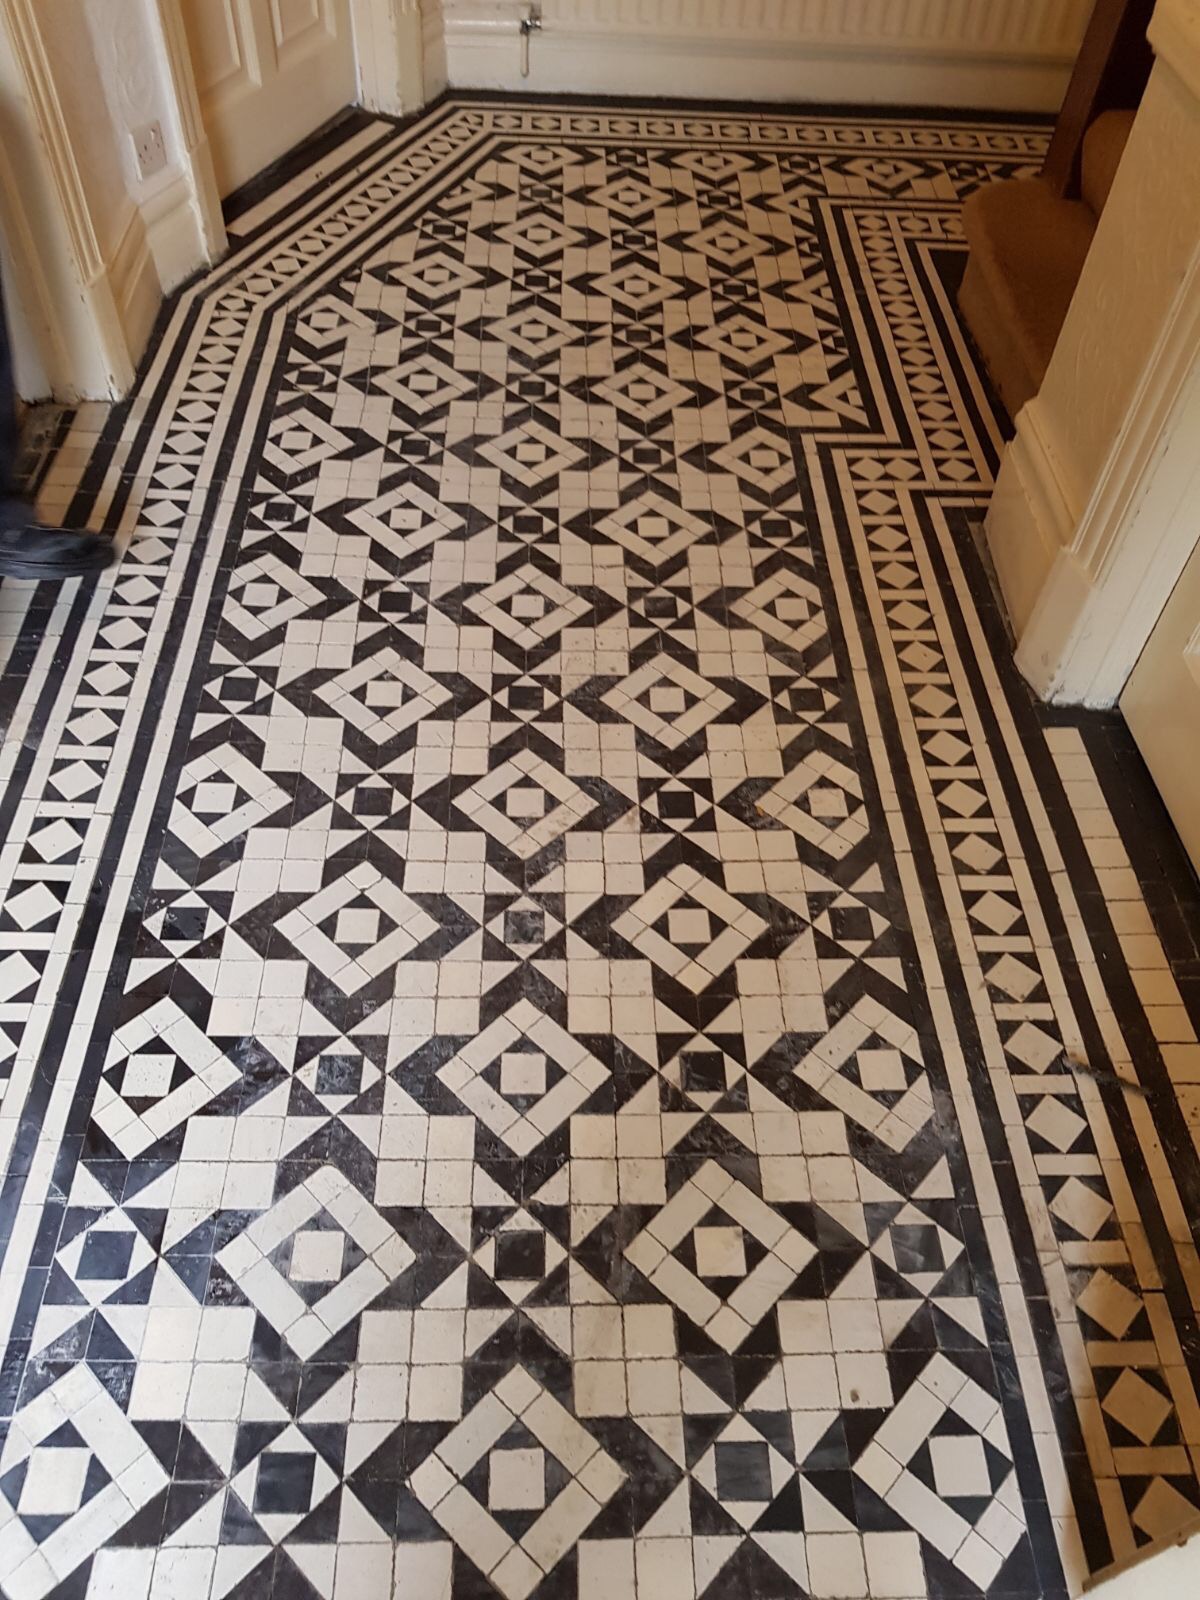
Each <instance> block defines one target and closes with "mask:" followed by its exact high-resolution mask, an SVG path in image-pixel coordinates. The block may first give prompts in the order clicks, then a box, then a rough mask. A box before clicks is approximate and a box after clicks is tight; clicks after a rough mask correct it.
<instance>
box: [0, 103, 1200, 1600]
mask: <svg viewBox="0 0 1200 1600" xmlns="http://www.w3.org/2000/svg"><path fill="white" fill-rule="evenodd" d="M1044 141H1045V130H1044V129H1043V128H1041V127H1040V126H1028V127H1027V126H1022V125H1019V124H1015V123H1009V122H988V121H976V120H971V119H966V118H949V117H947V118H942V119H930V118H928V117H889V116H879V117H862V116H850V115H847V116H845V117H831V116H827V115H823V116H821V117H813V116H803V115H783V114H778V115H776V114H750V113H742V112H735V111H731V110H727V109H726V110H717V111H710V110H706V109H704V108H702V107H693V108H690V109H688V110H686V111H684V110H678V111H677V110H671V109H668V108H665V107H656V108H650V109H641V108H637V107H632V106H630V107H623V106H616V105H605V106H598V107H592V106H587V105H582V104H578V105H577V104H567V103H560V104H555V103H534V102H514V101H504V100H496V99H491V100H489V99H487V98H450V99H448V100H446V101H443V102H442V103H441V104H440V105H439V106H437V107H436V108H435V109H433V110H432V111H431V112H430V113H429V114H428V115H427V116H425V117H424V118H422V119H421V120H419V121H417V122H416V123H415V124H414V125H411V126H409V127H407V128H394V127H391V126H390V125H387V124H384V123H379V122H371V121H370V119H358V120H357V121H356V122H355V123H354V124H353V125H352V129H351V130H350V131H349V132H348V133H347V137H346V139H345V141H344V143H343V144H342V145H341V146H339V145H338V142H337V140H336V139H334V140H333V141H332V142H330V141H326V144H325V146H324V147H323V148H322V150H321V152H320V159H319V161H317V162H316V163H315V164H314V165H313V166H312V167H311V168H310V169H309V170H308V171H307V172H303V171H301V172H299V173H294V172H293V173H291V174H289V175H288V176H287V178H286V182H285V183H284V185H283V187H282V188H281V189H280V190H279V191H278V195H276V196H271V195H265V196H259V197H257V198H256V199H255V200H254V203H253V204H247V205H245V206H243V207H242V208H241V209H240V210H239V211H238V214H237V216H236V218H235V219H234V221H233V223H232V225H231V240H232V243H233V252H232V254H231V255H230V257H229V259H228V260H227V261H226V262H224V263H223V264H222V265H221V266H220V267H219V268H218V269H217V270H216V271H214V272H213V274H212V275H211V276H210V277H208V278H207V279H205V280H204V281H202V282H200V283H198V284H197V285H195V286H194V287H192V288H190V289H189V290H187V291H186V292H185V293H184V294H183V295H182V296H181V297H180V299H179V300H178V302H177V303H176V305H175V306H174V308H173V311H172V313H171V315H170V317H169V320H168V321H167V322H166V324H165V326H164V328H163V330H162V333H161V338H160V339H159V341H158V343H157V345H156V348H155V350H154V352H153V354H152V356H151V358H150V360H149V362H148V365H147V368H146V371H145V372H144V374H143V377H142V379H141V382H140V384H139V387H138V390H137V393H136V395H135V397H134V399H133V400H132V402H131V403H129V404H128V405H127V406H125V407H122V408H118V409H117V410H115V411H114V412H113V413H112V415H111V416H110V417H108V418H106V419H103V420H100V421H97V419H96V417H95V416H94V414H91V413H88V414H87V415H84V416H82V417H81V418H80V419H78V421H77V427H78V429H79V430H81V431H80V432H79V433H78V434H76V433H75V432H74V431H72V432H68V433H66V435H65V442H64V445H63V448H62V451H61V462H56V463H52V465H51V468H50V471H49V474H48V476H47V479H46V492H47V494H48V495H49V496H50V497H51V498H52V499H55V504H56V506H57V508H58V510H59V512H60V514H62V515H71V516H75V517H88V518H89V519H90V520H91V522H92V525H93V526H96V527H101V528H104V529H106V530H108V531H109V532H111V533H112V534H113V536H114V537H115V538H116V539H117V541H118V543H119V545H120V547H121V550H122V560H121V563H120V565H119V566H118V567H117V568H115V569H114V570H113V571H112V572H111V573H109V574H107V575H106V576H105V577H104V579H103V580H102V581H101V582H100V583H98V584H96V585H93V586H90V587H84V588H80V587H79V586H69V587H68V588H65V589H63V590H62V591H61V592H59V593H56V594H53V595H51V596H49V597H47V596H45V595H44V594H43V593H42V592H41V591H37V592H30V593H27V594H25V595H24V596H22V594H21V591H17V590H11V589H6V590H5V600H4V603H3V605H0V621H2V624H3V629H4V633H5V641H4V645H5V650H6V652H7V661H8V665H7V669H6V672H5V678H4V686H5V693H6V697H7V698H6V713H7V728H8V732H7V737H6V740H5V743H4V746H3V754H2V758H0V759H2V761H3V772H2V774H0V775H2V777H3V793H2V795H0V809H2V811H3V822H4V828H3V840H4V843H3V848H2V850H0V880H2V881H0V1058H2V1066H0V1072H2V1074H3V1086H4V1098H3V1102H2V1104H0V1141H2V1155H3V1161H4V1171H5V1178H4V1184H3V1189H2V1190H0V1245H2V1247H3V1250H4V1261H3V1275H2V1276H0V1342H2V1343H3V1349H4V1359H3V1365H2V1367H0V1419H2V1420H0V1434H2V1436H3V1443H2V1445H0V1591H2V1592H3V1594H4V1595H5V1596H7V1597H10V1600H44V1597H49V1596H53V1597H55V1600H111V1597H113V1596H117V1595H120V1596H122V1597H123V1600H124V1597H128V1600H184V1597H186V1600H225V1597H234V1600H243V1597H246V1596H250V1595H254V1596H255V1597H256V1600H260V1597H263V1596H266V1595H270V1596H273V1597H278V1600H314V1597H320V1600H347V1597H350V1596H359V1595H366V1594H370V1595H373V1596H374V1595H378V1596H384V1597H387V1596H392V1595H394V1596H396V1597H398V1600H399V1597H403V1600H409V1597H413V1600H417V1597H420V1600H426V1597H429V1600H433V1597H438V1596H440V1597H443V1600H482V1597H485V1596H491V1595H500V1596H503V1597H505V1600H527V1597H537V1600H635V1597H637V1600H699V1597H702V1596H703V1597H706V1600H727V1597H731V1596H738V1597H742V1596H750V1597H753V1600H793V1597H795V1600H801V1597H813V1600H930V1597H938V1600H968V1597H976V1596H983V1595H987V1596H990V1597H991V1596H997V1597H999V1596H1003V1597H1009V1600H1035V1597H1038V1600H1041V1597H1049V1600H1061V1597H1064V1596H1066V1595H1067V1594H1068V1593H1077V1592H1078V1591H1079V1588H1080V1586H1081V1584H1082V1582H1083V1581H1084V1580H1085V1578H1086V1577H1087V1575H1088V1574H1089V1573H1091V1572H1095V1571H1097V1570H1099V1569H1100V1568H1102V1567H1103V1566H1105V1565H1106V1564H1108V1563H1109V1562H1111V1561H1112V1560H1113V1559H1114V1558H1117V1557H1122V1556H1125V1555H1127V1554H1128V1553H1130V1552H1131V1551H1133V1550H1134V1549H1136V1548H1137V1547H1138V1546H1139V1545H1143V1544H1145V1543H1147V1542H1149V1541H1150V1540H1152V1539H1155V1538H1158V1537H1160V1536H1162V1535H1164V1534H1168V1533H1170V1532H1171V1531H1172V1530H1174V1529H1175V1528H1178V1527H1180V1526H1181V1525H1182V1524H1183V1523H1185V1522H1186V1521H1187V1520H1188V1519H1190V1518H1192V1517H1195V1516H1196V1515H1197V1514H1200V1486H1198V1483H1197V1467H1198V1466H1200V1406H1198V1404H1197V1398H1196V1389H1195V1380H1196V1377H1197V1368H1198V1364H1200V1337H1198V1334H1197V1323H1196V1308H1197V1305H1198V1304H1200V1262H1198V1260H1197V1255H1196V1251H1195V1247H1194V1241H1193V1237H1192V1233H1191V1228H1190V1225H1189V1220H1188V1219H1189V1218H1190V1217H1192V1216H1194V1215H1195V1214H1196V1208H1197V1201H1198V1200H1200V1158H1198V1155H1197V1137H1198V1135H1200V1115H1198V1105H1197V1096H1198V1095H1200V1044H1198V1043H1197V1042H1196V1033H1195V1030H1194V1022H1195V1018H1196V1016H1197V1015H1200V1007H1198V1006H1195V1005H1194V1000H1195V995H1194V991H1195V989H1196V988H1197V986H1198V985H1200V956H1198V955H1197V946H1196V943H1195V940H1194V939H1191V935H1190V933H1189V931H1188V930H1189V929H1190V928H1192V927H1194V926H1200V924H1197V923H1194V922H1192V921H1190V920H1189V919H1190V918H1191V916H1192V913H1193V912H1194V910H1195V907H1194V906H1193V905H1191V895H1192V890H1191V889H1189V888H1186V887H1185V878H1184V875H1183V871H1182V867H1181V865H1180V863H1179V862H1178V861H1174V862H1173V865H1172V868H1171V871H1172V872H1173V873H1174V875H1175V876H1174V881H1175V882H1176V883H1177V884H1178V885H1179V888H1178V892H1177V894H1176V895H1175V898H1174V900H1172V901H1171V903H1170V904H1169V905H1167V904H1166V903H1165V901H1166V897H1164V895H1162V894H1161V893H1158V892H1153V893H1148V894H1146V895H1145V896H1144V895H1143V891H1142V886H1141V883H1142V880H1141V876H1140V874H1139V871H1138V870H1137V868H1138V860H1137V859H1135V858H1132V857H1133V856H1134V852H1135V851H1144V850H1145V848H1146V847H1145V845H1144V844H1143V843H1139V844H1138V845H1136V846H1133V847H1131V848H1130V853H1129V854H1123V849H1124V847H1123V845H1122V842H1121V840H1122V828H1123V817H1122V814H1121V808H1122V805H1123V804H1124V801H1123V800H1122V801H1120V802H1119V803H1118V801H1117V800H1115V799H1113V798H1112V797H1113V796H1114V795H1115V794H1116V793H1117V790H1116V789H1114V788H1113V782H1114V779H1113V773H1114V771H1117V772H1119V771H1120V770H1121V766H1122V762H1121V758H1120V756H1119V732H1118V730H1116V729H1115V728H1113V729H1110V732H1111V734H1112V738H1113V739H1115V740H1116V741H1117V742H1116V743H1113V742H1109V743H1107V744H1105V743H1104V739H1107V738H1108V737H1109V734H1108V733H1105V735H1104V739H1101V741H1100V744H1096V743H1095V741H1094V740H1093V739H1092V735H1091V734H1090V733H1087V734H1085V733H1084V732H1081V731H1080V729H1079V728H1078V727H1076V726H1074V725H1072V724H1070V722H1069V719H1064V718H1062V717H1061V716H1060V717H1056V718H1045V719H1044V718H1040V717H1039V715H1038V714H1036V713H1035V711H1034V708H1033V707H1032V706H1031V705H1030V704H1029V702H1028V700H1027V698H1026V697H1025V696H1024V694H1023V693H1022V691H1021V689H1020V687H1019V685H1017V684H1016V682H1015V680H1014V678H1013V675H1012V672H1011V669H1010V667H1009V666H1008V664H1007V656H1006V651H1005V646H1004V640H1003V633H1002V630H1001V628H1000V625H999V622H998V618H997V615H996V613H995V610H994V606H993V603H992V602H991V600H990V598H989V594H988V591H987V588H986V585H984V584H983V583H982V582H981V576H980V566H979V562H978V558H977V555H976V550H975V545H974V542H973V535H974V528H975V525H976V524H977V522H978V518H979V515H980V512H981V508H982V507H983V506H984V505H985V504H986V500H987V495H988V492H989V487H990V484H991V481H992V475H993V473H994V469H995V464H996V459H997V454H998V450H999V447H1000V431H999V422H998V419H997V417H996V415H995V413H994V411H993V409H992V406H991V404H990V401H989V397H988V393H987V391H986V388H985V386H984V384H983V383H982V381H981V379H980V376H979V373H978V371H977V369H976V366H975V364H974V362H973V359H972V357H971V354H970V351H969V349H968V348H967V346H966V343H965V341H964V338H963V336H962V334H961V332H960V330H959V328H958V326H957V323H956V321H955V318H954V315H953V309H952V307H953V283H954V280H955V274H956V272H957V271H958V270H960V269H961V265H962V259H963V244H962V236H961V228H960V218H959V210H960V203H961V201H962V199H963V197H964V196H965V195H966V194H968V193H969V192H970V191H971V190H972V189H974V188H975V187H977V186H978V185H980V184H982V183H984V182H987V181H988V180H989V179H991V178H994V177H998V176H1006V175H1009V174H1013V173H1023V172H1027V171H1030V170H1032V169H1033V168H1034V167H1035V166H1036V165H1037V163H1038V161H1039V159H1040V156H1041V152H1042V150H1043V148H1044ZM339 150H340V154H339ZM73 441H74V442H73ZM82 441H86V443H83V442H82ZM55 497H56V498H55ZM10 593H11V594H12V595H13V596H15V597H16V598H14V599H13V600H12V602H11V603H10V602H9V599H8V596H9V595H10ZM1105 727H1106V728H1108V727H1109V725H1108V724H1105ZM1089 741H1091V742H1089ZM1114 751H1117V752H1118V755H1117V756H1114V754H1113V752H1114ZM1190 881H1191V880H1186V882H1187V883H1188V884H1190ZM1189 940H1190V942H1189ZM1181 950H1182V951H1183V954H1182V955H1181V954H1180V952H1181ZM1177 957H1178V959H1179V961H1180V962H1181V963H1182V965H1177V964H1176V963H1177Z"/></svg>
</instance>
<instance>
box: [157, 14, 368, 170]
mask: <svg viewBox="0 0 1200 1600" xmlns="http://www.w3.org/2000/svg"><path fill="white" fill-rule="evenodd" d="M182 9H183V20H184V24H185V27H186V29H187V38H188V43H189V46H190V49H191V55H192V67H193V71H194V74H195V80H196V89H197V92H198V94H199V100H200V111H201V115H202V116H203V118H204V125H205V127H206V129H207V131H208V139H209V144H210V147H211V150H212V159H213V166H214V169H215V171H216V178H217V187H218V189H219V190H220V192H221V193H222V194H228V193H229V192H230V190H232V189H236V188H237V187H238V186H239V184H243V183H245V182H246V181H247V179H249V178H252V177H254V175H255V174H256V173H258V172H261V171H262V170H263V168H264V167H267V166H270V164H271V162H272V161H276V160H278V158H279V157H280V156H282V155H284V154H285V153H286V152H287V151H288V150H290V149H291V148H292V146H293V145H296V144H299V143H300V141H301V140H302V139H305V138H306V137H307V136H308V135H309V134H310V133H312V132H313V131H314V129H316V128H319V127H320V126H321V124H322V123H323V122H327V121H328V120H329V118H330V117H332V116H334V115H336V113H337V112H339V111H340V110H342V108H343V107H344V106H347V105H351V104H352V103H353V102H354V100H355V99H356V97H357V69H356V63H355V55H354V38H353V33H352V29H351V25H350V4H349V0H183V5H182Z"/></svg>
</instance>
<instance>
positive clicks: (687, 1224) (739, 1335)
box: [625, 1161, 816, 1352]
mask: <svg viewBox="0 0 1200 1600" xmlns="http://www.w3.org/2000/svg"><path fill="white" fill-rule="evenodd" d="M815 1255H816V1250H815V1248H814V1246H813V1245H812V1244H811V1243H810V1241H809V1240H808V1239H806V1238H804V1236H803V1235H802V1234H799V1233H797V1232H796V1230H795V1229H794V1228H792V1227H790V1226H789V1225H788V1224H787V1223H786V1222H785V1221H784V1220H783V1219H782V1218H781V1217H780V1216H778V1215H777V1214H776V1213H775V1212H774V1211H772V1209H771V1208H770V1206H768V1205H766V1204H765V1203H764V1202H763V1201H762V1200H761V1199H760V1198H759V1197H758V1196H757V1195H756V1194H754V1193H753V1192H752V1191H751V1190H749V1189H747V1188H746V1186H745V1185H744V1184H743V1183H741V1182H739V1181H738V1179H736V1178H734V1177H732V1176H731V1175H730V1174H729V1173H728V1172H726V1171H724V1169H723V1168H722V1167H721V1166H720V1165H719V1164H718V1163H717V1162H715V1161H707V1162H705V1164H704V1165H703V1166H702V1167H701V1168H700V1170H699V1171H698V1172H697V1173H695V1174H694V1175H693V1176H692V1177H691V1178H689V1179H688V1181H687V1182H686V1183H685V1184H683V1185H682V1186H681V1187H680V1188H679V1189H678V1190H676V1192H675V1194H673V1195H672V1196H671V1199H670V1200H669V1201H668V1202H667V1204H666V1205H665V1206H664V1207H663V1208H662V1209H661V1210H660V1211H659V1212H658V1214H657V1216H655V1217H654V1218H653V1219H652V1220H651V1221H650V1222H648V1223H647V1224H646V1226H645V1228H644V1229H643V1230H642V1232H641V1233H639V1234H638V1236H637V1237H636V1238H635V1239H634V1240H632V1241H631V1242H630V1244H629V1245H627V1246H626V1248H625V1256H626V1258H627V1259H628V1260H629V1261H631V1262H632V1263H633V1265H634V1266H635V1267H637V1269H638V1270H639V1272H642V1273H643V1274H644V1275H645V1276H646V1277H647V1278H648V1279H649V1280H650V1282H651V1283H652V1284H653V1285H654V1286H655V1288H656V1289H658V1290H659V1291H660V1292H661V1293H662V1294H664V1295H665V1296H666V1297H667V1299H668V1300H671V1301H672V1302H673V1303H674V1304H675V1305H677V1306H678V1307H679V1309H680V1310H681V1311H682V1312H684V1314H685V1315H686V1316H688V1317H689V1318H690V1319H691V1320H692V1321H693V1322H695V1323H696V1324H697V1325H698V1326H700V1327H702V1328H703V1329H704V1331H705V1333H706V1334H707V1335H708V1337H709V1338H710V1339H712V1340H713V1342H714V1343H715V1344H717V1345H718V1346H719V1347H720V1348H721V1349H722V1350H727V1351H731V1352H732V1351H734V1350H737V1349H738V1348H739V1347H740V1346H741V1345H742V1344H744V1343H745V1341H746V1340H747V1339H748V1338H749V1337H750V1335H751V1334H752V1333H753V1331H754V1329H755V1328H756V1327H757V1326H758V1324H759V1323H760V1322H761V1321H762V1319H763V1318H764V1317H765V1316H766V1315H767V1313H768V1312H769V1311H770V1310H771V1309H772V1307H773V1306H774V1305H775V1303H776V1301H777V1300H778V1299H779V1298H780V1296H781V1295H782V1294H784V1293H785V1292H786V1291H787V1289H788V1288H790V1286H791V1284H792V1283H793V1282H794V1281H795V1279H796V1278H797V1276H798V1275H799V1274H800V1272H801V1271H802V1270H803V1269H804V1268H805V1267H806V1266H807V1265H808V1263H809V1262H810V1261H811V1260H812V1259H813V1257H814V1256H815Z"/></svg>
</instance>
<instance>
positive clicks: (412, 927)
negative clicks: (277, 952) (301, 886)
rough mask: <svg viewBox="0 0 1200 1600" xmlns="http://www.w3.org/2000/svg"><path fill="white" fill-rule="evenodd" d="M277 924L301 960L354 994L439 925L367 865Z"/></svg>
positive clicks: (332, 884)
mask: <svg viewBox="0 0 1200 1600" xmlns="http://www.w3.org/2000/svg"><path fill="white" fill-rule="evenodd" d="M278 926H279V931H280V933H281V934H282V935H283V936H284V938H286V939H288V940H290V942H291V943H292V945H293V946H294V947H295V949H296V950H297V951H299V953H300V954H301V955H302V956H304V957H306V958H307V959H308V960H309V961H311V962H312V963H313V965H314V966H315V967H317V968H318V969H319V970H320V971H322V972H323V973H324V974H325V975H326V976H327V977H328V978H329V979H330V980H331V982H333V983H336V984H337V986H338V988H339V989H342V990H343V991H344V992H345V993H346V994H353V993H355V991H356V990H358V989H361V988H362V987H363V985H364V984H366V983H370V982H371V981H372V979H375V978H378V977H380V976H381V975H382V974H383V973H385V972H387V971H388V970H389V968H391V967H394V966H395V964H396V962H397V961H399V960H400V959H401V958H402V957H403V956H406V955H408V953H409V952H410V951H411V950H414V949H415V948H416V947H417V946H418V945H419V944H421V942H422V941H423V940H425V939H427V938H429V936H430V935H431V934H433V933H435V932H436V931H437V927H438V924H437V923H436V922H435V921H434V920H433V918H432V917H431V916H430V915H429V913H428V912H427V911H425V910H423V909H422V907H421V906H419V905H417V904H416V903H415V902H414V901H413V900H411V899H409V897H408V895H406V894H405V893H404V891H403V890H402V889H398V888H397V887H396V885H395V884H394V883H391V882H389V880H388V879H386V878H385V877H384V876H383V874H382V873H381V872H379V871H378V869H377V868H375V867H371V866H369V865H367V864H366V863H364V864H362V865H360V866H357V867H354V868H352V869H351V870H350V871H349V872H348V873H346V875H345V877H343V878H339V879H338V880H337V881H336V882H334V883H330V884H327V885H326V886H325V888H324V889H322V890H320V891H319V892H318V893H317V894H315V895H313V896H312V897H311V899H308V900H305V901H304V902H303V904H302V905H299V906H297V907H296V908H295V910H293V911H289V912H287V913H286V915H284V916H282V917H281V918H280V919H279V924H278Z"/></svg>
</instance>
